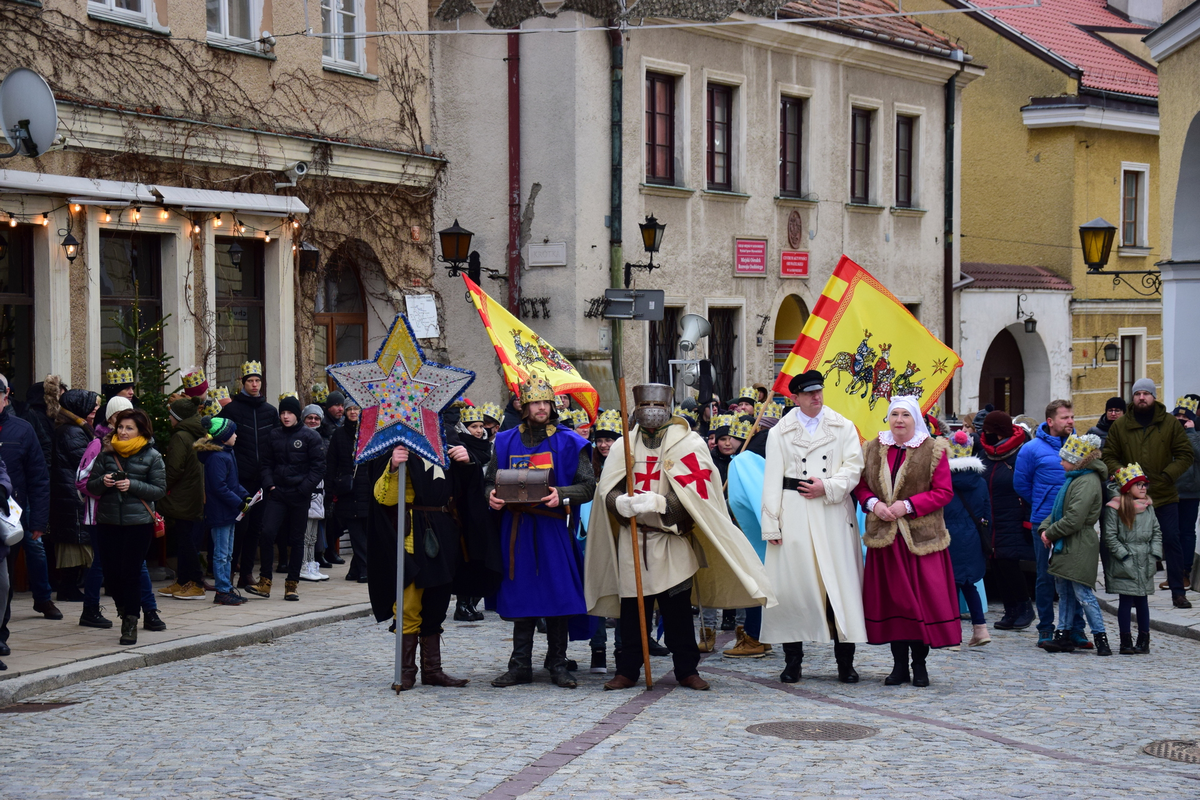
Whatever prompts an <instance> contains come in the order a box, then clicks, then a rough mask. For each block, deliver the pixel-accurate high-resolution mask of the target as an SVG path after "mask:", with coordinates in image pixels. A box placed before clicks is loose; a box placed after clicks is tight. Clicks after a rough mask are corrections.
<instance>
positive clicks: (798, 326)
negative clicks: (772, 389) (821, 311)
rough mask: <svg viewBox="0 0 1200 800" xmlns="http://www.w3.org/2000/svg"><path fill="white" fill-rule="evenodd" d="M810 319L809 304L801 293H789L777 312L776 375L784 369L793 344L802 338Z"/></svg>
mask: <svg viewBox="0 0 1200 800" xmlns="http://www.w3.org/2000/svg"><path fill="white" fill-rule="evenodd" d="M807 321H808V306H807V305H805V303H804V301H803V300H802V299H800V296H799V295H794V294H789V295H788V296H787V297H785V298H783V302H782V303H780V304H779V310H778V311H776V312H775V372H774V374H775V375H778V374H779V371H780V370H781V369H783V362H784V361H786V360H787V357H788V354H789V353H791V352H792V346H793V345H794V344H796V340H797V339H799V338H800V332H801V331H803V330H804V323H805V322H807Z"/></svg>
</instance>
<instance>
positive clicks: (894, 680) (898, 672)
mask: <svg viewBox="0 0 1200 800" xmlns="http://www.w3.org/2000/svg"><path fill="white" fill-rule="evenodd" d="M911 680H912V675H911V674H909V671H908V642H892V672H891V674H890V675H888V676H887V677H886V678H884V679H883V685H884V686H899V685H900V684H902V683H908V682H909V681H911Z"/></svg>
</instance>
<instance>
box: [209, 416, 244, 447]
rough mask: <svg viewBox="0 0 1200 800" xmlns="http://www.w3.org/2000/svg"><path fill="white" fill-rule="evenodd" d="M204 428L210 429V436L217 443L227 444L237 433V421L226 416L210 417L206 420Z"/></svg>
mask: <svg viewBox="0 0 1200 800" xmlns="http://www.w3.org/2000/svg"><path fill="white" fill-rule="evenodd" d="M204 429H205V430H206V431H208V438H210V439H212V440H213V441H214V442H216V443H217V444H225V443H226V442H228V441H229V437H230V436H233V435H234V434H235V433H237V423H236V422H234V421H233V420H231V419H225V418H224V417H209V418H208V419H206V420H205V421H204Z"/></svg>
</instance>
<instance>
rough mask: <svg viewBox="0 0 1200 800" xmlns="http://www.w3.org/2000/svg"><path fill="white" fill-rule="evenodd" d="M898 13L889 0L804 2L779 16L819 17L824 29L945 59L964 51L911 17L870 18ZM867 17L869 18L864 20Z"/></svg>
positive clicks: (811, 0)
mask: <svg viewBox="0 0 1200 800" xmlns="http://www.w3.org/2000/svg"><path fill="white" fill-rule="evenodd" d="M897 13H899V9H898V8H897V7H896V5H895V4H893V3H891V2H889V0H804V1H803V2H791V3H787V4H786V5H784V6H782V7H781V8H780V9H779V16H780V17H782V18H786V17H796V18H800V19H804V18H806V17H809V18H811V17H815V18H818V19H819V20H820V21H819V22H817V23H816V24H819V25H821V26H822V27H827V28H832V29H834V30H838V31H841V32H844V33H847V34H849V35H851V36H860V37H861V36H865V37H866V38H869V39H875V40H878V41H881V42H882V43H884V44H892V45H896V46H900V47H904V48H905V49H910V50H912V49H915V50H924V51H929V50H932V51H933V52H934V53H935V54H937V55H941V56H945V55H946V54H947V52H948V51H950V50H961V49H962V48H961V47H959V46H956V45H955V44H953V43H952V42H951V41H950V40H949V39H947V38H945V37H943V36H941V35H939V34H937V33H935V32H934V31H932V30H930V29H929V28H926V27H925V26H924V25H922V24H920V23H919V22H917V21H915V20H913V19H912V18H910V17H903V16H895V17H879V16H874V17H872V16H870V15H876V14H897ZM837 16H842V17H860V18H857V19H847V20H845V21H837V20H831V19H829V18H830V17H837ZM863 16H866V17H867V18H865V19H864V18H861V17H863Z"/></svg>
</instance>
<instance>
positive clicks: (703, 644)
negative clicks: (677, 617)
mask: <svg viewBox="0 0 1200 800" xmlns="http://www.w3.org/2000/svg"><path fill="white" fill-rule="evenodd" d="M697 646H698V647H699V648H700V652H701V653H711V652H712V651H713V650H714V649H715V648H716V646H717V629H716V628H706V627H704V626H703V625H701V626H700V642H699V644H698V645H697Z"/></svg>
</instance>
